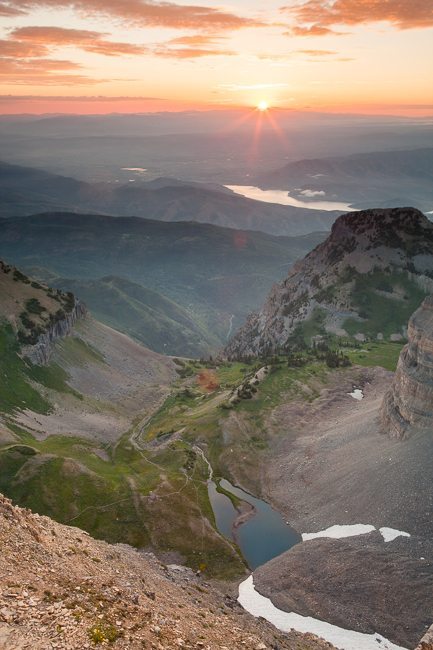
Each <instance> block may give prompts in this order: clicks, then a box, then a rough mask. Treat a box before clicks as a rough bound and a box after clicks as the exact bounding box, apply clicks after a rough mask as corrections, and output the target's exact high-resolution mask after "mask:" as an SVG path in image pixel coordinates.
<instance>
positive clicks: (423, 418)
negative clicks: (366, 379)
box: [381, 296, 433, 438]
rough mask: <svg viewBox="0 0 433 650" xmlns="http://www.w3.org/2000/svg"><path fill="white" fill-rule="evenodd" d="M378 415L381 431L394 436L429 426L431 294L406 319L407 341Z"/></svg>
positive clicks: (432, 400) (432, 403)
mask: <svg viewBox="0 0 433 650" xmlns="http://www.w3.org/2000/svg"><path fill="white" fill-rule="evenodd" d="M381 417H382V424H383V426H384V428H385V430H386V431H387V433H388V434H389V435H390V436H391V437H395V438H406V437H407V436H408V435H410V433H411V432H412V431H413V428H414V427H416V428H426V427H430V428H431V427H432V418H433V296H429V297H428V298H426V299H425V300H424V302H423V304H422V305H421V307H420V308H419V309H418V310H417V311H416V312H415V313H414V315H413V316H412V318H411V319H410V321H409V326H408V344H407V345H406V346H405V348H404V349H403V350H402V352H401V354H400V359H399V362H398V366H397V371H396V374H395V377H394V381H393V384H392V387H391V389H390V390H389V391H388V393H387V394H386V395H385V398H384V402H383V405H382V411H381Z"/></svg>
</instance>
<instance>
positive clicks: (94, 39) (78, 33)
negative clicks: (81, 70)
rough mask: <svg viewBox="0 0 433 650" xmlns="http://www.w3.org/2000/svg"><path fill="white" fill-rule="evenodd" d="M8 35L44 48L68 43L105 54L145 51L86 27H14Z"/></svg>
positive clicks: (141, 47)
mask: <svg viewBox="0 0 433 650" xmlns="http://www.w3.org/2000/svg"><path fill="white" fill-rule="evenodd" d="M10 36H11V37H12V38H15V39H17V41H19V42H20V43H22V42H23V41H25V42H30V43H33V44H35V45H36V46H37V45H39V46H42V47H45V48H47V47H48V46H51V47H58V46H64V45H68V46H74V47H78V48H80V49H82V50H86V52H94V53H97V54H104V55H105V56H120V55H123V56H124V55H128V54H130V55H135V54H144V53H145V52H146V51H147V48H145V47H143V46H140V45H133V44H131V43H115V42H112V41H107V40H106V38H105V37H106V36H107V34H105V33H101V32H94V31H89V30H86V29H66V28H63V27H20V28H17V29H14V30H13V31H12V32H11V33H10Z"/></svg>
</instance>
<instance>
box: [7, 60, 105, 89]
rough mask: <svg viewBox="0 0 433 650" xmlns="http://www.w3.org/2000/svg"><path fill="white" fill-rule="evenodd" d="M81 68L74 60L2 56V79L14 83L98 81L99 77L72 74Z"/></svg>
mask: <svg viewBox="0 0 433 650" xmlns="http://www.w3.org/2000/svg"><path fill="white" fill-rule="evenodd" d="M80 68H81V66H80V65H79V64H78V63H75V62H74V61H63V60H56V59H37V60H36V59H35V60H29V59H19V58H17V59H14V58H11V57H0V80H1V81H4V82H6V83H8V84H14V85H26V84H27V85H44V86H51V85H62V86H63V85H72V86H76V85H78V84H94V83H97V81H98V80H97V79H91V78H90V77H87V76H85V75H82V74H70V71H74V70H79V69H80ZM65 73H66V74H65Z"/></svg>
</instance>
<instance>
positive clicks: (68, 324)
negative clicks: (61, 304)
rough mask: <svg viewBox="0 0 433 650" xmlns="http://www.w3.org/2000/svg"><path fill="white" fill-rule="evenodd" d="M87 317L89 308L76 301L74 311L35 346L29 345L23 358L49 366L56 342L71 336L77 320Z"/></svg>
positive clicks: (24, 349)
mask: <svg viewBox="0 0 433 650" xmlns="http://www.w3.org/2000/svg"><path fill="white" fill-rule="evenodd" d="M86 315H87V308H86V306H85V304H84V303H82V302H80V301H79V300H75V304H74V306H73V308H72V310H71V311H70V312H68V313H66V314H65V316H64V318H62V319H60V320H59V321H57V322H56V323H54V325H51V326H50V327H49V328H48V329H47V330H46V331H45V332H43V334H41V335H40V336H39V338H38V340H37V343H36V344H35V345H27V346H25V347H24V348H23V350H22V354H23V356H25V357H27V359H29V360H30V361H31V362H32V363H34V364H37V365H42V366H45V365H47V364H48V363H49V362H50V358H51V353H52V350H53V344H54V343H55V341H57V340H58V339H61V338H64V337H65V336H68V335H69V334H71V332H72V330H73V328H74V325H75V323H76V322H77V320H79V319H81V318H85V317H86Z"/></svg>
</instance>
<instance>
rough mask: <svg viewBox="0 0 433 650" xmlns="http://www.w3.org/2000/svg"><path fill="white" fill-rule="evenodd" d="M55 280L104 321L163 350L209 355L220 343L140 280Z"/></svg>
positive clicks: (168, 352) (175, 352)
mask: <svg viewBox="0 0 433 650" xmlns="http://www.w3.org/2000/svg"><path fill="white" fill-rule="evenodd" d="M54 284H56V285H57V286H59V287H61V288H63V289H65V290H68V291H72V292H74V293H75V294H76V295H79V296H80V299H81V300H83V301H84V302H85V303H86V305H87V306H88V307H89V309H90V310H91V312H92V314H93V315H94V316H95V318H97V319H98V320H100V321H101V322H104V323H106V324H107V325H110V327H114V328H115V329H117V330H119V331H121V332H124V333H126V334H129V335H130V336H132V337H133V338H135V339H136V340H137V341H140V343H143V344H144V345H145V346H146V347H149V348H151V349H152V350H155V351H156V352H162V353H164V354H183V355H185V356H190V355H191V356H193V355H197V354H203V355H206V354H208V353H209V351H210V350H215V349H217V348H218V346H219V345H220V342H219V341H218V339H217V338H216V337H214V336H212V335H211V334H210V333H209V332H208V331H207V330H206V328H205V327H203V326H200V324H199V323H196V322H195V321H194V320H193V319H192V318H191V315H190V314H189V313H188V312H187V311H186V310H185V309H184V308H183V307H181V306H180V305H178V304H176V303H175V302H174V301H172V300H170V299H169V298H166V297H165V296H163V295H161V294H159V293H157V292H156V291H152V290H151V289H147V288H146V287H143V286H141V285H139V284H137V283H134V282H130V281H129V280H125V279H122V278H116V277H114V276H111V277H107V278H102V279H100V280H88V281H85V280H64V279H59V280H57V281H56V282H55V283H54Z"/></svg>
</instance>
